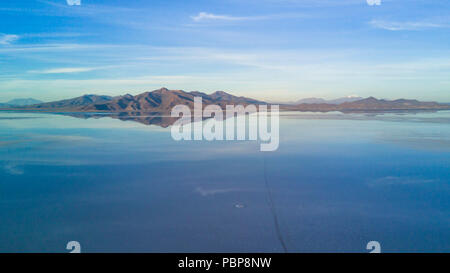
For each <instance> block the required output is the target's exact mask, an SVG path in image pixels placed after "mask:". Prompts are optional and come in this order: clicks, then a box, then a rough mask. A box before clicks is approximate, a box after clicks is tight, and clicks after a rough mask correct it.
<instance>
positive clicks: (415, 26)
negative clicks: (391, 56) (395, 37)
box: [369, 20, 448, 31]
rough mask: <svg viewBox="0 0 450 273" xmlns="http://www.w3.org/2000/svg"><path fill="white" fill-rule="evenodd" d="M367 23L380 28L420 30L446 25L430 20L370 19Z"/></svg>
mask: <svg viewBox="0 0 450 273" xmlns="http://www.w3.org/2000/svg"><path fill="white" fill-rule="evenodd" d="M369 24H370V25H372V26H373V27H375V28H381V29H386V30H390V31H400V30H421V29H428V28H443V27H448V26H447V25H443V24H439V23H432V22H390V21H382V20H372V21H370V22H369Z"/></svg>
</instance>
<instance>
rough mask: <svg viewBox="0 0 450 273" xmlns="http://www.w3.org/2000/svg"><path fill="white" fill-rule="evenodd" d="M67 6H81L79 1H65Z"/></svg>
mask: <svg viewBox="0 0 450 273" xmlns="http://www.w3.org/2000/svg"><path fill="white" fill-rule="evenodd" d="M67 5H69V6H81V0H67Z"/></svg>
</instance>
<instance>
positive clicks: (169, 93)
mask: <svg viewBox="0 0 450 273" xmlns="http://www.w3.org/2000/svg"><path fill="white" fill-rule="evenodd" d="M198 96H199V97H202V101H203V105H204V106H206V105H210V104H215V105H219V106H220V107H222V108H223V109H224V108H225V106H226V105H237V104H241V105H248V104H256V105H261V104H267V103H266V102H264V101H260V100H256V99H252V98H247V97H238V96H234V95H231V94H229V93H226V92H224V91H216V92H214V93H212V94H205V93H202V92H199V91H192V92H185V91H183V90H169V89H167V88H161V89H158V90H154V91H151V92H145V93H142V94H139V95H136V96H133V95H130V94H127V95H123V96H117V97H111V96H99V95H84V96H81V97H77V98H73V99H66V100H60V101H54V102H46V103H37V104H32V105H18V106H15V107H10V109H17V110H35V111H48V112H52V111H58V112H114V113H122V112H145V113H164V114H167V113H170V111H171V109H172V108H173V107H174V106H176V105H180V104H181V105H187V106H188V107H190V108H193V105H194V97H198ZM0 107H1V106H0ZM280 109H281V110H291V111H315V112H317V111H319V112H327V111H342V112H348V111H389V110H443V109H450V105H448V104H440V103H437V102H420V101H417V100H406V99H398V100H384V99H376V98H374V97H369V98H361V97H345V98H340V99H336V100H323V99H318V98H309V99H303V100H299V101H297V102H296V103H293V104H282V105H280Z"/></svg>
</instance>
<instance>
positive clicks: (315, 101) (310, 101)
mask: <svg viewBox="0 0 450 273" xmlns="http://www.w3.org/2000/svg"><path fill="white" fill-rule="evenodd" d="M362 99H363V97H357V96H348V97H342V98H337V99H333V100H326V99H322V98H305V99H301V100H298V101H295V102H289V103H287V104H291V105H297V104H302V103H308V104H319V103H326V104H341V103H344V102H353V101H358V100H362Z"/></svg>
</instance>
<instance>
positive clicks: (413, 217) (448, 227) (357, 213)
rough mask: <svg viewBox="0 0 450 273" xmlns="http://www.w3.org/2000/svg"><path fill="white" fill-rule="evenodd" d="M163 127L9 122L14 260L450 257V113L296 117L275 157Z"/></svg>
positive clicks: (22, 117)
mask: <svg viewBox="0 0 450 273" xmlns="http://www.w3.org/2000/svg"><path fill="white" fill-rule="evenodd" d="M79 117H81V116H79ZM152 120H154V119H152ZM137 121H139V120H137ZM152 124H155V125H147V124H144V123H139V122H136V120H135V121H133V120H129V119H128V121H124V120H120V119H116V118H109V117H103V118H89V119H85V118H83V119H80V118H77V117H71V116H64V115H55V114H38V113H13V112H0V219H1V226H0V252H22V251H26V252H68V251H67V250H66V249H65V247H66V244H67V242H69V241H79V242H80V243H81V247H82V251H83V252H138V251H139V252H141V251H144V252H283V251H288V252H311V251H314V252H316V251H317V252H343V251H346V252H347V251H352V252H367V250H366V244H367V242H369V241H372V240H375V241H379V242H380V244H381V248H382V251H383V252H391V251H401V252H417V251H419V252H425V251H444V252H450V167H449V166H450V112H449V111H441V112H436V113H423V112H419V113H388V114H362V113H359V114H358V113H355V114H342V113H326V114H316V113H283V114H282V116H281V120H280V126H281V127H280V147H279V149H278V150H277V151H276V152H266V153H263V152H260V151H259V148H260V146H259V143H257V142H255V141H253V142H252V141H228V142H227V141H213V142H208V141H191V142H186V141H181V142H176V141H174V140H172V138H171V135H170V127H167V126H165V125H161V126H163V127H161V126H158V125H157V124H158V122H154V123H152ZM165 127H167V128H165Z"/></svg>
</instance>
